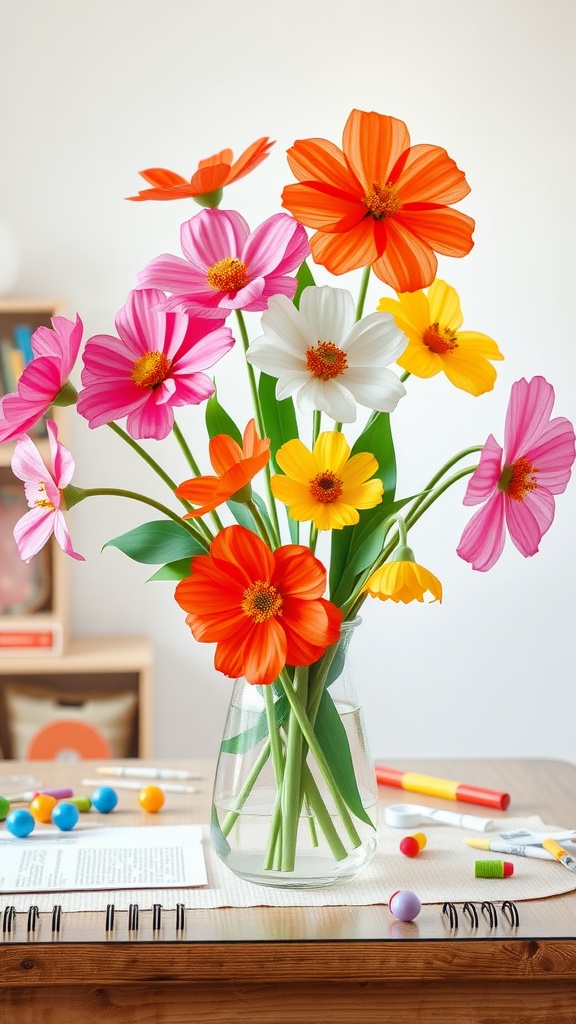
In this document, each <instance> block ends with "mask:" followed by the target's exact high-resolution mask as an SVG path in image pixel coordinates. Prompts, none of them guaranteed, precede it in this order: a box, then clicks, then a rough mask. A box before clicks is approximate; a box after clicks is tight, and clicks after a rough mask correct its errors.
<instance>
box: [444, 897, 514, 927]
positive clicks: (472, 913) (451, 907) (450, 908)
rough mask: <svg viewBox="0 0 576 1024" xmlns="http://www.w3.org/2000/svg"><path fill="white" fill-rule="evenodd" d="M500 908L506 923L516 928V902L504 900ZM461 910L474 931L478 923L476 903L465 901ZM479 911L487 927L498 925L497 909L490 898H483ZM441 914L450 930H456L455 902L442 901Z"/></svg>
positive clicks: (456, 913)
mask: <svg viewBox="0 0 576 1024" xmlns="http://www.w3.org/2000/svg"><path fill="white" fill-rule="evenodd" d="M500 910H501V913H502V916H503V917H504V918H505V920H506V922H507V924H509V925H510V926H511V927H513V928H517V927H518V926H519V924H520V915H519V913H518V908H517V906H516V904H515V903H513V902H512V900H504V902H503V903H502V905H501V907H500ZM462 912H463V914H464V915H465V916H466V919H467V921H468V923H469V925H470V927H471V928H473V929H474V931H475V930H476V929H477V928H478V926H479V923H480V921H479V916H478V911H477V909H476V905H475V904H474V903H471V902H466V903H464V904H463V906H462ZM480 913H481V914H482V916H483V918H484V920H485V921H486V922H487V924H488V927H489V928H490V929H492V928H497V927H498V911H497V909H496V905H495V904H494V903H492V902H490V900H484V902H483V903H482V904H481V906H480ZM442 914H443V916H444V917H445V918H446V920H447V921H448V926H449V928H450V930H451V931H457V930H458V924H459V919H458V909H457V906H456V904H455V903H444V904H443V906H442Z"/></svg>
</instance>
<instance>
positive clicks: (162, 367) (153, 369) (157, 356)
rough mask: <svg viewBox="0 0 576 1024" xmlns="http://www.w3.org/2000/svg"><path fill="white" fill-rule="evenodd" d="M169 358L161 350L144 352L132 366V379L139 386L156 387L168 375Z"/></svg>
mask: <svg viewBox="0 0 576 1024" xmlns="http://www.w3.org/2000/svg"><path fill="white" fill-rule="evenodd" d="M169 369H170V360H169V359H167V357H166V356H165V355H164V353H163V352H145V353H144V355H143V356H140V358H139V359H137V360H136V362H135V363H134V366H133V367H132V380H133V381H134V383H135V384H137V385H138V387H139V388H157V387H158V385H159V384H162V383H163V382H164V381H165V380H166V377H167V376H168V371H169Z"/></svg>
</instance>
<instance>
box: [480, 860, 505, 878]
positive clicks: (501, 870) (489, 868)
mask: <svg viewBox="0 0 576 1024" xmlns="http://www.w3.org/2000/svg"><path fill="white" fill-rule="evenodd" d="M513 874H514V865H513V863H512V861H511V860H477V861H476V862H475V863H474V876H475V877H476V878H508V877H509V875H513Z"/></svg>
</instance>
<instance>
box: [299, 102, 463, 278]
mask: <svg viewBox="0 0 576 1024" xmlns="http://www.w3.org/2000/svg"><path fill="white" fill-rule="evenodd" d="M288 162H289V164H290V167H291V169H292V171H293V173H294V175H295V176H296V178H298V181H299V184H297V185H287V186H286V188H285V189H284V192H283V193H282V204H283V206H285V207H286V209H287V210H290V212H291V213H292V214H293V215H294V217H296V220H299V221H300V222H301V223H302V224H305V225H306V226H307V227H310V228H315V229H316V234H315V235H313V236H312V238H311V240H310V247H311V250H312V257H313V259H314V261H315V262H316V263H320V264H322V266H324V267H326V268H327V269H328V270H329V271H330V272H331V273H333V274H345V273H347V272H348V271H350V270H357V269H358V268H359V267H366V266H371V267H372V269H373V271H374V273H375V274H376V276H377V277H379V278H380V280H381V281H384V282H385V283H386V284H389V285H391V287H392V288H394V289H395V290H396V291H397V292H412V291H416V290H417V289H418V288H425V287H427V285H429V284H431V283H432V281H433V280H434V277H435V275H436V268H437V264H438V261H437V259H436V256H435V253H436V252H439V253H442V254H443V255H445V256H465V255H466V253H468V252H470V249H471V248H472V244H473V243H472V237H471V235H472V230H473V228H474V221H473V220H471V218H470V217H466V216H465V214H463V213H460V212H459V211H457V210H451V209H450V206H452V205H453V204H454V203H457V202H458V201H459V200H460V199H463V198H464V196H466V195H468V193H469V191H470V188H469V186H468V183H467V181H466V178H465V177H464V173H463V171H461V170H459V168H458V167H457V166H456V164H455V163H454V161H453V160H452V159H451V158H450V157H449V156H448V154H447V152H446V150H444V149H441V148H440V147H439V146H430V145H419V146H411V145H410V136H409V134H408V129H407V127H406V125H405V124H404V122H403V121H399V120H398V119H397V118H394V117H389V116H387V115H385V114H377V113H374V112H371V113H367V112H365V111H363V110H353V111H352V113H351V114H350V117H349V118H348V120H347V122H346V126H345V128H344V134H343V139H342V150H340V149H338V147H337V146H335V145H334V144H333V143H331V142H328V141H327V140H326V139H301V140H299V141H297V142H295V143H294V146H293V147H292V148H291V149H289V150H288Z"/></svg>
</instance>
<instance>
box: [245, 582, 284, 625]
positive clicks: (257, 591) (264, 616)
mask: <svg viewBox="0 0 576 1024" xmlns="http://www.w3.org/2000/svg"><path fill="white" fill-rule="evenodd" d="M242 611H243V612H244V614H245V615H247V616H248V617H249V618H250V619H253V620H254V622H266V621H267V620H268V619H271V618H273V617H274V616H275V615H282V596H281V594H279V593H278V591H277V590H276V587H273V586H272V584H271V583H266V582H265V581H264V580H256V581H255V583H251V584H250V586H249V587H246V590H245V591H244V595H243V597H242Z"/></svg>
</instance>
